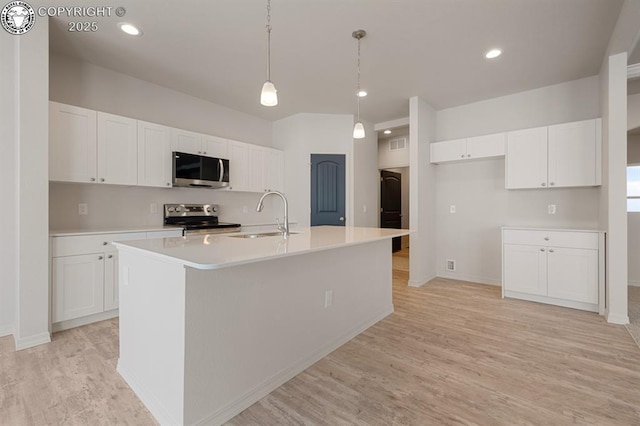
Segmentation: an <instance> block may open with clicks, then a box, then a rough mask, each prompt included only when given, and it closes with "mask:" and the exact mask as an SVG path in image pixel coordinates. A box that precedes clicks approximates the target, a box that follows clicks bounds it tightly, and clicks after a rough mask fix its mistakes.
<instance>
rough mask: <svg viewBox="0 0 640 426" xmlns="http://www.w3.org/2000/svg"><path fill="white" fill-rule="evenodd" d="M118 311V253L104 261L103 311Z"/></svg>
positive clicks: (108, 256)
mask: <svg viewBox="0 0 640 426" xmlns="http://www.w3.org/2000/svg"><path fill="white" fill-rule="evenodd" d="M112 309H118V253H107V254H106V255H105V259H104V310H105V311H110V310H112Z"/></svg>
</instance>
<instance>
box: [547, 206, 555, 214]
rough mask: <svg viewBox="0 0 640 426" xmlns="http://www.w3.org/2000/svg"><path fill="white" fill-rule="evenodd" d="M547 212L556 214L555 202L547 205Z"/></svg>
mask: <svg viewBox="0 0 640 426" xmlns="http://www.w3.org/2000/svg"><path fill="white" fill-rule="evenodd" d="M547 212H548V213H549V214H556V205H555V204H549V205H548V206H547Z"/></svg>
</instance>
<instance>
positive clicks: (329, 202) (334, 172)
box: [311, 154, 345, 226]
mask: <svg viewBox="0 0 640 426" xmlns="http://www.w3.org/2000/svg"><path fill="white" fill-rule="evenodd" d="M344 198H345V156H344V155H340V154H311V226H319V225H336V226H344V225H345V199H344Z"/></svg>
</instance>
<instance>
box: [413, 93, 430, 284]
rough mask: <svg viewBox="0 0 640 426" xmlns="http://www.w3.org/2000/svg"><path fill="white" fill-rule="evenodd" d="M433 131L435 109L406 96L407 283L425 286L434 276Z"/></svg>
mask: <svg viewBox="0 0 640 426" xmlns="http://www.w3.org/2000/svg"><path fill="white" fill-rule="evenodd" d="M435 134H436V112H435V110H434V109H433V108H432V107H431V105H429V104H428V103H426V102H425V101H424V100H422V99H420V98H418V97H417V96H415V97H413V98H411V99H409V146H410V150H411V158H410V164H409V174H410V176H411V187H410V188H409V192H410V195H409V198H410V200H409V210H410V212H411V217H410V228H411V230H412V231H413V232H412V233H411V235H410V237H409V238H410V243H409V245H410V246H411V250H410V252H409V283H408V284H409V285H410V286H421V285H424V284H426V283H427V282H429V281H430V280H431V279H432V278H434V277H435V276H436V249H437V246H436V217H435V213H436V196H435V195H436V180H435V179H436V176H435V166H434V165H432V164H430V163H429V155H430V152H429V144H430V143H431V142H433V141H434V140H435Z"/></svg>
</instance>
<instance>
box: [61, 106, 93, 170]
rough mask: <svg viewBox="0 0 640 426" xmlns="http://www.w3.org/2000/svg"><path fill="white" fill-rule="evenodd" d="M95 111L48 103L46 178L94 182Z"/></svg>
mask: <svg viewBox="0 0 640 426" xmlns="http://www.w3.org/2000/svg"><path fill="white" fill-rule="evenodd" d="M96 122H97V114H96V112H95V111H91V110H88V109H85V108H79V107H75V106H71V105H64V104H60V103H57V102H50V103H49V179H50V180H55V181H62V182H95V181H96V178H97V176H98V173H97V162H96V158H97V152H96V150H97V143H96Z"/></svg>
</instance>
